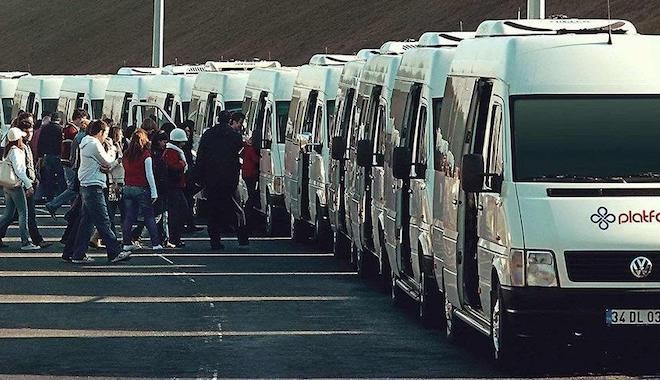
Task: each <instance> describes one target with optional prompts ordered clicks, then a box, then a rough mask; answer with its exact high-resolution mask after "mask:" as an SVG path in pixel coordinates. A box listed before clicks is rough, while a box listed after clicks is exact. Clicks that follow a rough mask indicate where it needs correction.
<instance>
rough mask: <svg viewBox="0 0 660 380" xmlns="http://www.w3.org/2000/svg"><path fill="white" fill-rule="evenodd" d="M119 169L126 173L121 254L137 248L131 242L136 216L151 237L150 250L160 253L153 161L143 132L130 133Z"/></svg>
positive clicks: (147, 140)
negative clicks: (141, 218) (140, 218)
mask: <svg viewBox="0 0 660 380" xmlns="http://www.w3.org/2000/svg"><path fill="white" fill-rule="evenodd" d="M122 165H124V171H125V176H124V182H125V186H124V193H123V202H124V209H125V210H126V215H125V216H124V222H123V224H122V237H123V243H124V250H134V249H137V248H138V247H137V246H136V245H133V243H132V241H131V237H132V234H131V232H132V231H131V230H132V227H133V225H134V224H135V223H136V222H137V217H138V213H141V214H142V216H143V217H144V224H145V225H146V227H147V230H149V236H150V237H151V246H152V249H153V250H161V249H163V247H162V246H161V239H160V234H159V233H158V228H157V227H156V220H155V218H154V207H153V204H154V203H155V202H156V201H157V200H158V190H157V189H156V180H155V178H154V170H153V159H152V157H151V152H150V150H149V138H148V136H147V132H145V131H144V130H143V129H137V130H136V131H135V132H134V133H133V136H132V137H131V142H130V143H129V144H128V149H126V152H125V154H124V158H123V160H122Z"/></svg>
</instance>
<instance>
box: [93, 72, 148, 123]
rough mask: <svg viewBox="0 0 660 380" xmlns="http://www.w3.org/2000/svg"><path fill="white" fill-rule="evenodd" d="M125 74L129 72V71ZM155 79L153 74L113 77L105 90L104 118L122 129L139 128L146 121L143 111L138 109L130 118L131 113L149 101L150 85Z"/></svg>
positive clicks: (118, 75)
mask: <svg viewBox="0 0 660 380" xmlns="http://www.w3.org/2000/svg"><path fill="white" fill-rule="evenodd" d="M125 69H126V68H125ZM120 71H122V70H120ZM124 72H128V71H127V69H126V70H125V71H124ZM153 78H154V75H151V74H117V75H112V76H111V77H110V80H109V81H108V86H107V87H106V90H105V99H104V101H103V116H104V117H108V118H110V119H112V120H113V121H115V122H116V123H117V124H118V125H121V126H122V127H126V126H128V125H135V126H138V127H139V126H140V124H142V120H143V119H144V118H143V115H142V112H141V110H139V109H137V112H134V113H131V114H130V116H131V117H130V118H129V112H130V111H131V110H132V108H133V107H134V106H135V107H136V106H137V105H138V104H139V103H140V102H146V101H147V97H148V91H149V83H150V82H151V80H152V79H153ZM145 117H146V116H145Z"/></svg>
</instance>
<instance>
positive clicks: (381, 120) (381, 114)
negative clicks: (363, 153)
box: [374, 104, 387, 154]
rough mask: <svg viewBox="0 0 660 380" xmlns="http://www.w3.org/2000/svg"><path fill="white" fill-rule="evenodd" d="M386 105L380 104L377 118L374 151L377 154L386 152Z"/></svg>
mask: <svg viewBox="0 0 660 380" xmlns="http://www.w3.org/2000/svg"><path fill="white" fill-rule="evenodd" d="M385 115H386V113H385V105H384V104H379V105H378V116H377V118H376V133H375V135H374V152H375V153H376V154H383V152H385V125H386V124H387V120H385V117H386V116H385Z"/></svg>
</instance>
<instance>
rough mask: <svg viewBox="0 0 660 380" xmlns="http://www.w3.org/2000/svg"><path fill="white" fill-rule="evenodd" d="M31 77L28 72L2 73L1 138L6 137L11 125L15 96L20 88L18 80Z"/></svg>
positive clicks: (0, 80) (0, 94)
mask: <svg viewBox="0 0 660 380" xmlns="http://www.w3.org/2000/svg"><path fill="white" fill-rule="evenodd" d="M29 75H30V73H26V72H18V71H15V72H2V71H0V102H1V104H0V136H4V135H5V134H6V133H7V131H8V130H9V126H10V125H11V121H12V110H13V108H14V95H15V94H16V87H17V86H18V79H19V78H21V77H24V76H29Z"/></svg>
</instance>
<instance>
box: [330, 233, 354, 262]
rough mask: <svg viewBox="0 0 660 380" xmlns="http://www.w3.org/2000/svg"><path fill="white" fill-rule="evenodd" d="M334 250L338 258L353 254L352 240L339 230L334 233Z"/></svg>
mask: <svg viewBox="0 0 660 380" xmlns="http://www.w3.org/2000/svg"><path fill="white" fill-rule="evenodd" d="M332 252H333V253H334V255H335V257H336V258H338V259H346V258H348V257H349V256H350V254H351V241H350V240H349V239H348V237H346V235H344V234H343V233H341V232H339V231H337V232H335V234H334V239H333V244H332Z"/></svg>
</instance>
